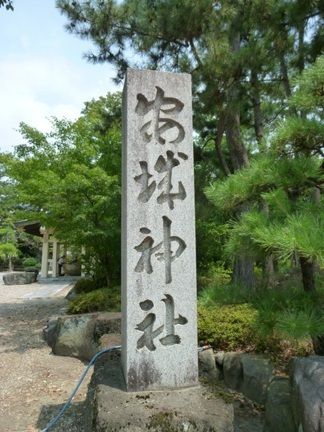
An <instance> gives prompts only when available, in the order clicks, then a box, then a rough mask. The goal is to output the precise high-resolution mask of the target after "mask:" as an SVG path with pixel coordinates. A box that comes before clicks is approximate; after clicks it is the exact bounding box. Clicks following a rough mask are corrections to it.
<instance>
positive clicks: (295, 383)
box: [291, 356, 324, 432]
mask: <svg viewBox="0 0 324 432" xmlns="http://www.w3.org/2000/svg"><path fill="white" fill-rule="evenodd" d="M291 385H292V402H293V411H294V417H295V422H296V426H297V430H298V431H300V432H323V431H324V357H321V356H311V357H308V358H296V359H293V361H292V368H291Z"/></svg>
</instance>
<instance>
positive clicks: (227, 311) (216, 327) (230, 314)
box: [198, 304, 258, 350]
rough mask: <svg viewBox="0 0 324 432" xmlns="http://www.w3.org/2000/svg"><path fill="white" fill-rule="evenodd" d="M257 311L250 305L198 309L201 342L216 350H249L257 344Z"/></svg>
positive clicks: (202, 307) (200, 307)
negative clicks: (255, 326) (255, 329)
mask: <svg viewBox="0 0 324 432" xmlns="http://www.w3.org/2000/svg"><path fill="white" fill-rule="evenodd" d="M257 315H258V312H257V310H256V309H255V308H254V307H253V306H252V305H249V304H240V305H227V306H221V305H215V306H213V307H206V306H202V305H200V306H199V308H198V335H199V340H201V341H203V342H205V343H208V344H211V345H212V346H213V347H214V348H216V349H224V350H236V349H249V348H251V347H252V346H253V344H255V331H254V324H255V322H256V319H257Z"/></svg>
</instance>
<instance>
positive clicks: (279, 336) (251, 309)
mask: <svg viewBox="0 0 324 432" xmlns="http://www.w3.org/2000/svg"><path fill="white" fill-rule="evenodd" d="M322 285H323V281H322V280H321V281H319V283H318V290H317V292H314V293H307V292H305V291H303V290H302V288H301V286H300V284H298V283H296V281H295V280H294V279H292V280H290V281H285V282H284V283H282V284H280V286H278V288H276V289H271V290H269V289H259V290H257V291H256V292H255V291H251V290H246V289H244V287H240V286H233V285H225V286H220V285H219V286H208V287H207V288H205V289H204V290H202V292H201V293H200V296H199V308H198V310H199V319H198V326H199V336H200V338H201V339H202V340H204V341H206V342H208V343H210V344H211V345H213V346H214V347H215V348H217V349H220V348H222V349H244V350H246V349H250V348H251V347H254V348H255V350H256V351H259V352H266V353H268V354H270V355H271V356H272V357H273V359H274V360H276V361H277V360H279V361H280V359H286V360H287V359H288V358H289V357H291V356H292V355H306V354H310V353H311V352H312V344H311V338H312V337H316V336H321V335H323V334H324V289H323V286H322Z"/></svg>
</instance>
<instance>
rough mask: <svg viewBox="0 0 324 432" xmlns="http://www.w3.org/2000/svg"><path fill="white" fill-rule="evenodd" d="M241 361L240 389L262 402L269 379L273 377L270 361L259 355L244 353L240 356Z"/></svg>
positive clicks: (249, 396) (250, 397)
mask: <svg viewBox="0 0 324 432" xmlns="http://www.w3.org/2000/svg"><path fill="white" fill-rule="evenodd" d="M241 363H242V370H243V384H242V387H241V391H242V392H243V393H244V395H245V396H246V397H248V398H249V399H251V400H253V401H254V402H257V403H259V404H264V403H265V401H266V397H267V390H268V387H269V384H270V381H271V379H272V378H273V365H272V363H271V361H270V360H269V359H267V358H264V357H262V356H259V355H253V354H244V355H242V357H241Z"/></svg>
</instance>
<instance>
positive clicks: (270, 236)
mask: <svg viewBox="0 0 324 432" xmlns="http://www.w3.org/2000/svg"><path fill="white" fill-rule="evenodd" d="M295 86H296V91H295V93H294V95H293V96H292V97H291V99H290V102H289V105H290V107H293V108H294V110H296V114H295V115H291V116H289V117H288V118H287V119H286V120H285V121H283V122H281V124H279V126H278V129H277V131H276V133H275V135H274V137H273V138H272V143H271V148H270V150H269V152H268V153H267V154H265V155H263V156H259V157H257V158H256V159H255V160H254V161H253V163H252V164H251V166H250V167H249V168H246V169H244V170H241V171H240V172H237V173H235V174H233V175H232V176H230V177H228V178H227V179H226V180H225V181H223V182H216V183H214V184H213V185H212V186H211V187H210V188H208V190H207V191H206V193H207V196H208V198H209V199H210V200H211V201H212V202H213V203H214V204H215V205H216V206H218V208H220V209H221V210H222V211H223V212H228V214H230V215H233V214H235V209H236V208H238V207H240V206H242V205H247V204H248V206H249V210H248V211H247V212H245V213H243V214H241V215H240V216H239V217H238V218H237V219H236V221H235V222H234V223H233V227H232V232H231V236H230V239H229V242H228V244H227V249H228V251H229V252H231V253H234V254H235V253H238V251H240V250H242V249H243V250H249V251H250V253H251V254H252V255H254V256H255V257H259V256H260V255H262V254H267V253H271V254H275V255H276V256H277V258H278V259H280V260H287V259H289V258H291V257H293V256H294V255H295V254H297V255H298V257H299V262H300V267H301V272H302V279H303V286H304V290H305V291H313V290H315V279H314V271H315V263H317V265H320V266H323V265H324V249H323V245H324V238H323V235H324V234H323V233H324V229H323V226H322V224H323V200H322V197H321V194H320V192H321V188H322V185H323V162H322V159H321V157H320V156H322V149H323V142H324V128H323V124H322V121H323V116H324V111H323V106H324V92H323V89H324V57H320V58H319V59H318V60H317V62H316V63H315V64H314V66H313V67H311V68H309V69H308V70H305V71H304V73H303V74H302V76H301V78H300V79H299V80H298V81H296V83H295ZM264 202H265V203H266V205H267V207H268V209H269V212H268V213H267V214H266V215H265V214H264V212H263V211H262V204H263V203H264Z"/></svg>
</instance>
